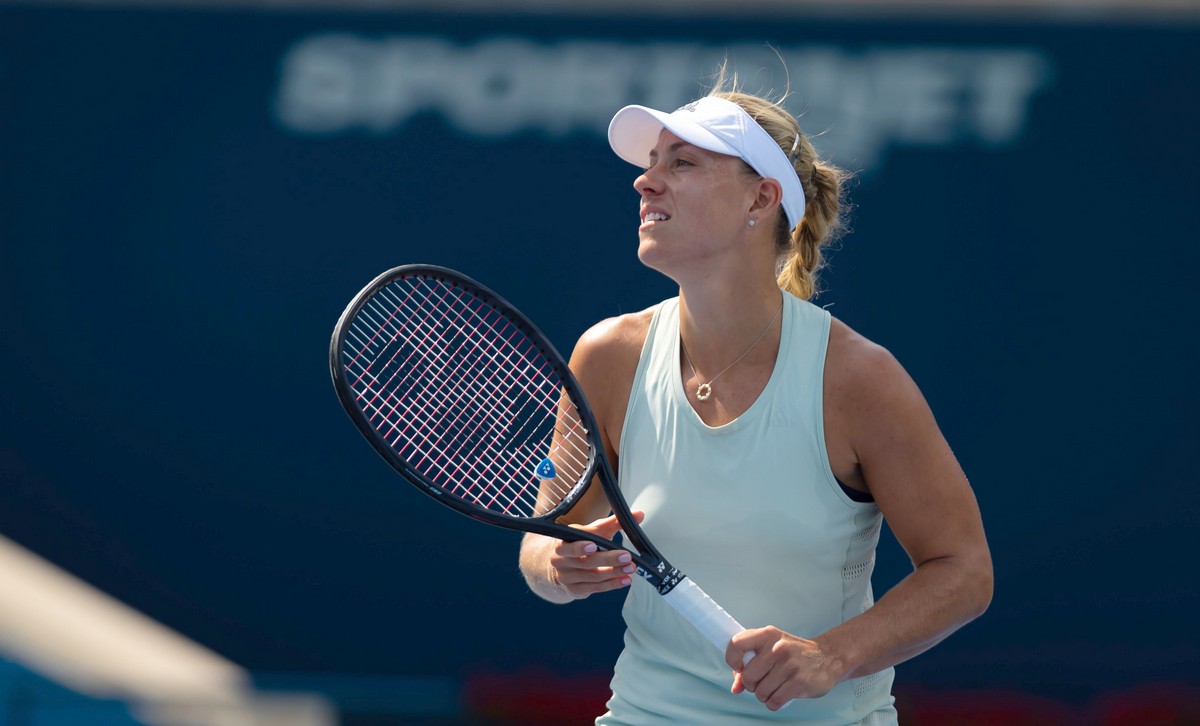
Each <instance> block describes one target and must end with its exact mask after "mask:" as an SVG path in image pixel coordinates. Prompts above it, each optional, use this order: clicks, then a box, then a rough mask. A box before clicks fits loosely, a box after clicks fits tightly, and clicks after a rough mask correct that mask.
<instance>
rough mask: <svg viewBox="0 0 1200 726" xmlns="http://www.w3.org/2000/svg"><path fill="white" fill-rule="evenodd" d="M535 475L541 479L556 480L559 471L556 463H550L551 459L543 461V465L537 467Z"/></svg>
mask: <svg viewBox="0 0 1200 726" xmlns="http://www.w3.org/2000/svg"><path fill="white" fill-rule="evenodd" d="M533 473H534V474H537V476H538V478H539V479H554V478H555V477H557V476H558V471H556V470H555V468H554V462H553V461H550V457H546V458H545V459H542V463H540V464H538V465H537V468H536V469H534V470H533Z"/></svg>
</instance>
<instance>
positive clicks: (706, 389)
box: [696, 383, 712, 401]
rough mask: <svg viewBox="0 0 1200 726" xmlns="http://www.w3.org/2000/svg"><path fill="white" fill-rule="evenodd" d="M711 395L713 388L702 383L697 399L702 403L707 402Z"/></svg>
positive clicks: (697, 390) (697, 392)
mask: <svg viewBox="0 0 1200 726" xmlns="http://www.w3.org/2000/svg"><path fill="white" fill-rule="evenodd" d="M711 395H712V386H710V385H708V384H707V383H701V384H700V386H699V387H698V388H697V389H696V398H699V399H700V400H701V401H707V400H708V397H709V396H711Z"/></svg>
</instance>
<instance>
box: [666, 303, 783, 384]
mask: <svg viewBox="0 0 1200 726" xmlns="http://www.w3.org/2000/svg"><path fill="white" fill-rule="evenodd" d="M781 312H783V302H782V301H780V303H779V309H778V310H776V311H775V314H774V315H772V316H771V322H769V323H767V327H766V328H765V329H764V330H763V331H762V333H761V334H759V336H758V337H757V338H755V339H754V342H753V343H751V344H750V347H749V348H747V349H746V352H745V353H742V354H741V355H739V356H738V357H737V360H735V361H734V362H732V363H730V364H729V365H727V366H725V368H724V370H722V371H721V372H720V373H718V374H717V375H715V376H713V377H712V378H709V379H708V383H701V384H700V385H699V386H697V388H696V398H698V399H700V400H701V401H707V400H708V398H709V396H711V395H712V384H713V383H715V382H716V380H717V379H718V378H720V377H721V376H723V375H725V371H727V370H729V369H730V368H733V367H734V366H735V365H737V364H738V363H739V362H740V361H741V360H742V358H745V357H746V356H748V355H750V351H752V350H754V348H755V346H757V345H758V344H759V343H761V342H762V339H763V338H765V337H767V332H769V331H770V330H771V328H772V327H773V326H774V325H775V320H776V319H778V318H779V314H780V313H781ZM679 347H680V349H682V350H683V358H684V360H686V361H687V364H688V368H691V369H692V376H693V377H695V378H697V379H699V378H700V374H698V373H696V366H694V365H692V357H691V356H690V355H688V352H687V346H686V345H684V344H683V331H680V333H679Z"/></svg>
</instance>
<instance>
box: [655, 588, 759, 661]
mask: <svg viewBox="0 0 1200 726" xmlns="http://www.w3.org/2000/svg"><path fill="white" fill-rule="evenodd" d="M663 599H664V600H666V601H667V603H669V604H670V605H671V607H673V608H675V609H676V610H677V611H679V614H680V615H682V616H683V617H685V618H687V621H688V622H689V623H691V624H692V625H695V626H696V630H699V631H700V633H701V634H702V635H703V636H704V637H705V638H708V640H709V642H711V643H712V644H713V645H715V646H717V650H719V651H721V652H722V653H724V652H725V649H726V648H728V647H729V641H730V640H732V639H733V636H735V635H737V634H738V633H740V632H742V631H743V630H745V628H743V627H742V624H741V623H739V622H738V621H736V620H734V619H733V616H732V615H730V614H729V613H727V612H725V608H723V607H721V606H720V605H718V604H717V603H716V602H715V601H714V600H713V599H712V598H711V597H709V596H708V593H706V592H705V591H703V590H701V589H700V586H699V585H697V584H696V583H694V582H692V581H691V580H690V579H689V578H687V577H684V578H683V579H682V580H680V581H679V584H677V585H676V586H675V587H673V588H671V591H670V592H668V593H667V594H666V595H663ZM753 657H754V651H747V652H746V654H745V655H744V656H743V657H742V665H746V664H747V663H749V662H750V659H751V658H753Z"/></svg>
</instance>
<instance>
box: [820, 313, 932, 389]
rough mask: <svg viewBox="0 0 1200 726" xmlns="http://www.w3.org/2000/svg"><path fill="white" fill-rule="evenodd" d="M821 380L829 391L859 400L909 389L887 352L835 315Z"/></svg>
mask: <svg viewBox="0 0 1200 726" xmlns="http://www.w3.org/2000/svg"><path fill="white" fill-rule="evenodd" d="M825 380H826V388H827V390H828V391H829V392H831V393H833V394H834V395H838V396H840V397H842V398H843V400H846V399H850V400H856V399H857V400H860V401H861V402H866V401H871V400H874V401H880V400H881V399H882V398H889V397H891V396H893V395H896V394H901V395H903V393H904V392H909V391H910V390H912V388H913V383H912V379H911V378H910V377H909V375H908V372H907V371H905V370H904V367H903V366H902V365H901V364H900V361H898V360H897V359H896V357H895V356H894V355H892V353H891V351H889V350H888V349H887V348H885V347H883V346H882V345H880V344H878V343H876V342H874V341H872V340H870V339H869V338H867V337H866V336H865V335H863V334H861V333H859V332H858V331H856V330H854V329H853V328H851V327H850V326H849V325H847V324H846V323H844V322H842V321H841V320H838V319H837V318H836V317H835V318H833V319H832V320H831V321H830V327H829V349H828V351H827V353H826V359H825Z"/></svg>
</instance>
